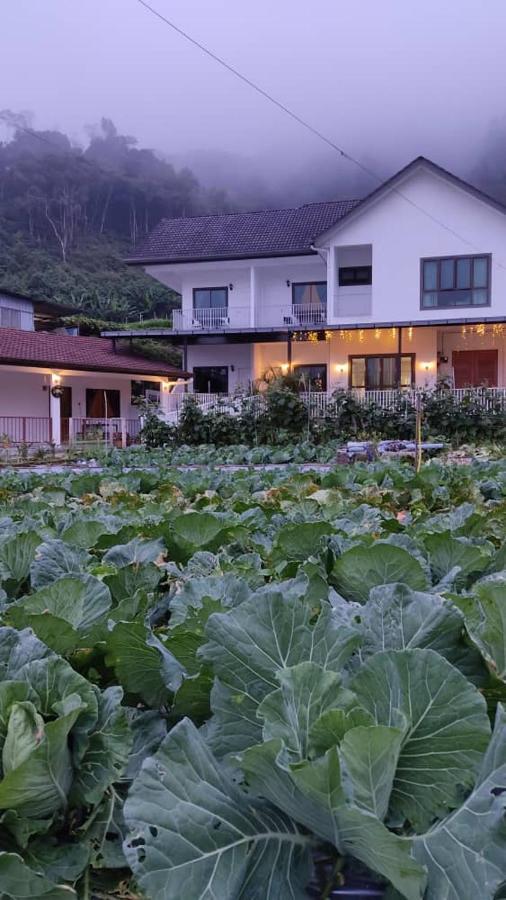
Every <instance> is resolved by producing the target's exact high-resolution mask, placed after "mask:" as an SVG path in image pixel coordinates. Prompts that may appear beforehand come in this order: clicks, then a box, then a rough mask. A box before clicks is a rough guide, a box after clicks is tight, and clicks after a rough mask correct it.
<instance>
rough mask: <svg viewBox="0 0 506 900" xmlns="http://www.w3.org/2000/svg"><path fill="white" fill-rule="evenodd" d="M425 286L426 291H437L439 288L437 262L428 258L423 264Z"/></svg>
mask: <svg viewBox="0 0 506 900" xmlns="http://www.w3.org/2000/svg"><path fill="white" fill-rule="evenodd" d="M423 287H424V290H425V291H435V290H436V288H437V262H433V261H432V260H427V261H426V262H424V264H423Z"/></svg>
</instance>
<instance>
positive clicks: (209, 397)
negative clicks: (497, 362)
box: [165, 388, 506, 423]
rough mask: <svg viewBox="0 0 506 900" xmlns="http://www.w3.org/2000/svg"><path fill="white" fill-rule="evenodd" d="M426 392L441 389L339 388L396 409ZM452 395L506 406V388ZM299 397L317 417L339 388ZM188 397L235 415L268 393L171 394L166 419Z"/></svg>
mask: <svg viewBox="0 0 506 900" xmlns="http://www.w3.org/2000/svg"><path fill="white" fill-rule="evenodd" d="M420 392H423V393H426V394H428V395H431V394H436V395H437V394H438V393H440V392H438V391H434V390H432V391H431V390H423V389H414V388H403V389H401V390H394V389H391V390H387V389H385V390H374V391H369V390H365V389H363V388H351V389H349V390H345V389H343V390H342V391H339V392H337V394H338V396H341V397H343V396H347V397H350V398H352V399H353V400H355V401H356V402H358V403H361V404H364V405H366V404H371V405H372V404H374V405H375V406H379V407H381V408H382V409H395V408H396V407H398V405H399V403H400V402H402V401H408V402H409V403H414V401H415V397H416V395H417V393H420ZM446 393H448V394H449V395H451V396H452V397H453V399H454V400H455V401H456V402H457V403H459V404H462V405H464V406H465V405H466V404H468V403H471V402H472V403H478V405H479V406H481V407H482V408H484V409H491V410H492V409H498V408H500V409H504V410H506V388H456V389H453V390H448V391H446ZM299 397H300V399H301V400H302V401H303V403H305V405H306V406H307V407H308V409H309V413H310V415H311V417H314V418H318V417H320V416H324V415H325V414H326V413H327V411H328V410H329V409H331V408H332V406H333V404H334V403H335V400H336V392H331V391H307V392H301V393H300V394H299ZM188 398H193V399H194V400H195V401H196V402H197V403H198V405H199V406H200V408H201V409H202V411H203V412H205V413H207V412H210V411H214V412H216V411H223V412H228V413H230V414H232V415H234V414H237V413H238V412H240V411H241V409H242V410H245V409H249V410H251V411H253V412H254V413H255V414H259V413H260V412H261V411H262V409H263V408H264V406H265V399H266V398H265V395H264V394H263V393H258V394H245V395H240V394H199V393H194V394H193V393H190V394H182V393H181V394H171V396H170V400H169V410H168V415H167V414H166V415H165V418H166V419H167V421H171V422H173V423H176V422H177V421H178V418H179V415H180V412H181V409H182V407H183V405H184V403H185V401H186V400H187V399H188Z"/></svg>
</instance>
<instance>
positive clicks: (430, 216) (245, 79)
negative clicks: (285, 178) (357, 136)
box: [137, 0, 506, 270]
mask: <svg viewBox="0 0 506 900" xmlns="http://www.w3.org/2000/svg"><path fill="white" fill-rule="evenodd" d="M137 3H139V4H140V5H141V6H143V7H144V9H146V10H147V11H148V12H150V13H151V14H152V15H153V16H155V17H156V18H157V19H159V20H160V21H161V22H163V23H164V24H165V25H167V26H168V27H169V28H171V29H172V30H173V31H175V32H176V33H177V34H179V35H180V37H182V38H184V39H185V40H186V41H188V42H189V43H190V44H193V46H194V47H197V49H198V50H201V51H202V53H205V54H206V56H209V57H210V59H212V60H214V62H217V63H218V64H219V65H220V66H222V67H223V68H224V69H226V70H227V71H228V72H230V73H231V74H232V75H234V76H235V77H236V78H238V79H239V80H240V81H242V82H243V83H244V84H246V85H247V86H248V87H250V88H251V89H252V90H254V91H256V93H257V94H260V96H261V97H264V99H265V100H267V101H268V102H269V103H272V104H273V105H274V106H277V108H278V109H280V110H281V111H282V112H284V113H285V114H286V115H287V116H289V117H290V118H291V119H293V120H294V121H295V122H297V123H298V124H299V125H302V127H303V128H305V129H306V131H309V132H310V133H311V134H313V135H314V136H315V137H317V138H319V140H321V141H323V142H324V143H325V144H327V146H328V147H331V149H332V150H334V151H335V152H336V153H338V154H339V156H341V158H342V159H346V160H347V161H348V162H351V163H353V165H355V166H357V167H358V168H359V169H361V170H362V172H364V173H365V174H366V175H369V176H370V177H371V178H373V179H374V180H375V181H377V182H378V183H379V184H380V185H381V184H383V183H384V181H385V179H384V178H383V177H382V176H381V175H378V173H377V172H374V171H373V169H370V168H369V166H366V165H364V163H362V162H360V160H359V159H356V157H354V156H352V155H351V153H348V152H347V151H346V150H344V149H343V147H340V146H339V144H336V143H335V141H333V140H331V138H329V137H328V136H327V135H326V134H324V133H323V132H322V131H320V130H319V129H318V128H315V127H314V126H313V125H311V124H310V123H309V122H307V121H306V119H303V118H302V116H299V115H298V113H296V112H294V111H293V110H292V109H290V107H288V106H286V105H285V104H284V103H282V102H281V101H280V100H278V99H277V98H276V97H274V95H273V94H270V93H269V92H268V91H266V90H264V88H262V87H260V85H259V84H257V83H256V82H255V81H252V79H251V78H248V77H247V76H246V75H243V73H242V72H240V71H239V70H238V69H236V68H235V67H234V66H232V65H231V64H230V63H228V62H227V61H226V60H225V59H223V58H222V57H221V56H219V55H218V54H217V53H215V52H214V51H213V50H211V49H210V48H209V47H206V45H205V44H202V43H201V42H200V41H198V40H197V39H196V38H194V37H192V36H191V34H189V33H188V32H187V31H184V29H182V28H180V27H179V26H178V25H176V23H175V22H173V21H171V19H168V18H167V17H166V16H164V15H163V14H162V13H161V12H159V11H158V10H157V9H155V7H154V6H151V5H150V4H149V3H147V2H146V0H137ZM391 190H392V191H393V192H394V193H395V194H397V196H398V197H401V198H402V199H403V200H405V202H406V203H409V205H410V206H412V207H413V208H414V209H416V210H418V212H420V213H422V214H423V215H424V216H426V217H427V218H428V219H430V220H431V221H432V222H434V223H435V224H436V225H439V226H440V227H441V228H444V230H445V231H448V232H449V233H450V234H452V235H453V236H454V237H456V238H457V239H458V240H460V241H462V242H463V243H464V244H466V245H467V246H468V247H470V248H471V249H472V250H474V251H477V252H482V251H480V250H479V248H478V247H476V245H475V244H473V243H472V241H469V240H468V239H467V238H465V237H464V236H463V235H462V234H460V233H459V232H458V231H455V229H453V228H452V227H451V226H450V225H446V223H445V222H442V221H441V219H438V218H437V216H434V215H433V214H432V213H430V212H429V211H428V210H427V209H424V208H423V207H422V206H420V205H419V204H418V203H416V202H415V201H414V200H412V199H411V197H407V196H406V194H403V193H402V191H400V190H399V189H398V188H396V187H392V188H391ZM492 262H493V263H495V265H497V266H500V268H501V269H505V270H506V265H503V264H502V263H501V262H499V260H497V259H494V257H492Z"/></svg>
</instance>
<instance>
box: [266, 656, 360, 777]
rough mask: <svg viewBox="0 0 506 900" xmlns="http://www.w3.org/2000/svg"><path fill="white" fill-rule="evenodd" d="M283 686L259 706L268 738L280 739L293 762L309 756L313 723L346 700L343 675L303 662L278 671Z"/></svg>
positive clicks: (278, 677)
mask: <svg viewBox="0 0 506 900" xmlns="http://www.w3.org/2000/svg"><path fill="white" fill-rule="evenodd" d="M277 679H278V681H279V682H280V684H281V687H280V688H279V689H278V690H277V691H272V693H270V694H267V696H266V697H265V698H264V699H263V700H262V702H261V704H260V706H259V707H258V711H257V715H258V718H260V719H262V720H263V737H264V740H265V741H268V740H275V739H279V740H281V741H282V743H283V744H284V747H285V749H286V751H287V752H288V754H289V755H290V757H291V761H293V762H295V761H298V760H303V759H306V757H307V756H308V752H309V743H310V734H311V729H312V726H313V725H314V724H315V722H316V721H317V720H318V719H319V718H320V716H321V715H322V714H323V713H324V712H327V710H329V709H332V708H334V707H336V706H339V705H340V704H341V703H342V695H343V694H344V691H343V689H342V687H341V677H340V675H338V674H337V673H335V672H328V671H325V670H324V669H323V668H322V667H321V666H319V665H316V663H311V662H302V663H299V664H298V665H297V666H292V667H291V668H289V669H282V670H280V671H279V672H278V673H277Z"/></svg>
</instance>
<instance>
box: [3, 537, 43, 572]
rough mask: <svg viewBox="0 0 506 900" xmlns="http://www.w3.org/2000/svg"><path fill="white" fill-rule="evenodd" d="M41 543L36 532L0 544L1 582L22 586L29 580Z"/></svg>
mask: <svg viewBox="0 0 506 900" xmlns="http://www.w3.org/2000/svg"><path fill="white" fill-rule="evenodd" d="M40 543H41V538H40V536H39V535H38V534H37V533H36V532H35V531H27V532H24V533H23V534H17V535H16V536H15V537H12V538H9V540H7V541H3V543H1V544H0V580H1V581H14V582H15V583H16V584H21V583H22V582H23V581H25V579H26V578H28V574H29V572H30V566H31V563H32V560H33V558H34V556H35V551H36V549H37V547H38V546H39V544H40Z"/></svg>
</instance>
